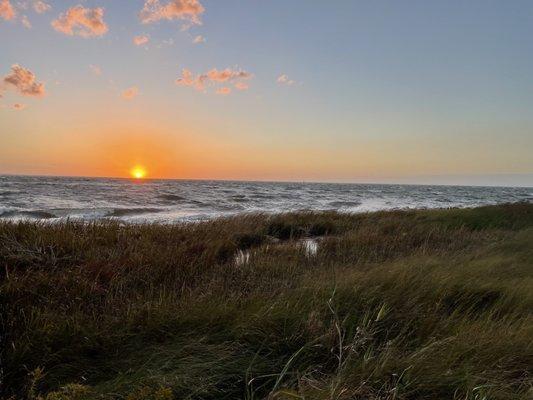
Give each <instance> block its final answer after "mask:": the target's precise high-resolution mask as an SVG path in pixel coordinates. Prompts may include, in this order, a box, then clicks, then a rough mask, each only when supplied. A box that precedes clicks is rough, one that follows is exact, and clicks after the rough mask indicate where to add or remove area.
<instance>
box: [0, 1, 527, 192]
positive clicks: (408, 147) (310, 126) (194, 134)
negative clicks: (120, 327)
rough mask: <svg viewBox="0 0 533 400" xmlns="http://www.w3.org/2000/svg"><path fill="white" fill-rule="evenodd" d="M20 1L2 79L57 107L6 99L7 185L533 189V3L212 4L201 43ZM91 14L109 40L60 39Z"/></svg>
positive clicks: (6, 41)
mask: <svg viewBox="0 0 533 400" xmlns="http://www.w3.org/2000/svg"><path fill="white" fill-rule="evenodd" d="M2 1H6V0H0V3H2ZM174 1H177V2H179V0H174ZM10 2H11V4H12V5H13V6H14V8H15V12H16V14H17V15H16V16H15V17H13V18H12V19H10V20H5V19H3V18H1V17H0V38H1V40H0V77H2V78H3V77H5V76H8V75H9V74H10V73H11V67H12V65H14V64H19V65H20V66H22V67H24V68H26V69H28V70H30V71H31V72H32V73H34V74H35V77H36V80H37V81H38V82H43V83H44V84H45V91H46V94H45V96H42V97H37V96H24V95H23V94H22V93H21V92H20V90H19V91H17V90H16V88H15V87H14V86H13V85H9V84H6V83H4V84H3V88H2V89H0V92H2V93H3V97H2V98H0V174H46V175H76V176H80V175H81V176H128V171H129V170H130V169H131V168H132V167H133V166H134V165H137V164H140V165H144V166H145V167H146V169H147V170H148V174H149V176H151V177H155V178H200V179H249V180H298V181H301V180H312V181H351V182H369V181H370V182H402V183H405V182H413V183H461V184H468V183H470V184H495V185H500V184H513V185H530V186H533V156H532V154H533V152H532V149H533V112H532V110H533V40H532V38H533V2H531V1H525V0H524V1H519V0H516V1H515V0H513V1H508V2H502V1H481V0H472V1H468V2H465V1H456V0H453V1H446V2H437V1H422V0H420V1H411V0H410V1H402V2H398V1H396V2H393V1H353V0H345V1H341V0H339V1H334V2H325V1H308V0H307V1H304V0H293V1H281V0H272V1H237V0H223V1H222V0H218V1H215V0H200V2H201V4H202V5H203V7H204V8H205V12H204V13H202V14H201V15H200V16H199V18H200V19H201V22H202V23H201V24H192V26H190V27H189V29H183V27H184V25H190V22H188V21H186V20H178V19H177V20H171V21H169V20H161V21H157V22H153V23H149V24H142V23H141V22H140V20H139V12H140V11H141V9H142V8H143V3H144V0H135V1H133V0H132V1H127V2H126V1H120V2H116V1H110V0H86V1H81V0H78V1H66V0H47V1H46V3H47V4H49V5H50V6H51V9H49V10H47V11H46V12H42V13H37V12H36V11H35V10H34V9H33V5H34V4H35V1H34V0H21V1H17V0H10ZM161 3H162V5H165V4H166V3H168V0H161ZM24 4H26V5H27V7H26V9H24V7H23V6H24ZM78 4H81V5H82V6H83V7H85V8H90V9H92V8H96V7H102V8H103V9H104V15H103V20H104V22H105V24H106V26H107V29H108V30H107V32H106V33H104V34H103V35H101V36H98V37H89V38H84V37H80V36H76V35H74V36H69V35H67V34H65V33H62V32H58V31H57V30H55V29H54V28H53V27H52V26H51V22H52V21H53V20H56V19H57V18H58V17H59V15H60V14H62V13H64V12H65V11H66V10H67V9H69V8H70V7H74V6H76V5H78ZM24 16H26V20H27V21H29V22H30V23H31V28H27V27H25V26H24V22H25V21H24V20H23V17H24ZM26 25H27V24H26ZM135 36H146V37H147V38H148V43H146V44H142V45H135V44H134V43H133V39H134V37H135ZM198 36H201V38H200V39H197V40H196V42H199V43H194V42H195V38H197V37H198ZM183 68H186V69H188V70H190V71H191V72H192V73H193V74H194V75H196V74H201V73H206V72H207V71H210V70H212V69H214V68H216V69H217V70H218V71H221V70H224V69H226V68H230V69H231V70H232V71H246V72H248V73H250V74H252V77H251V78H249V79H243V80H237V79H236V80H235V81H226V82H212V84H213V86H209V85H208V86H207V87H206V89H205V90H197V89H196V88H195V87H193V86H186V85H177V84H176V83H175V81H176V79H178V78H180V77H181V76H182V69H183ZM282 75H286V76H287V78H285V79H282V82H278V80H279V78H280V76H282ZM238 81H239V82H241V81H242V83H245V84H246V85H248V86H249V88H248V89H247V90H238V89H237V88H236V87H235V86H234V84H235V83H236V82H238ZM226 87H227V88H230V89H231V93H229V94H226V95H224V94H217V90H219V89H222V88H226ZM131 88H135V89H134V90H132V91H131V90H130V91H129V92H126V93H125V91H126V90H128V89H131ZM241 88H244V86H242V87H241ZM125 97H129V98H125ZM15 104H19V106H17V107H18V108H19V109H15V108H14V105H15ZM21 108H22V109H21Z"/></svg>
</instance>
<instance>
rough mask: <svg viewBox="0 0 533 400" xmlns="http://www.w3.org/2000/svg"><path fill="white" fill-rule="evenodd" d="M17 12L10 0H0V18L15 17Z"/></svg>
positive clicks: (9, 18)
mask: <svg viewBox="0 0 533 400" xmlns="http://www.w3.org/2000/svg"><path fill="white" fill-rule="evenodd" d="M15 15H16V12H15V9H14V8H13V5H12V4H11V3H10V1H9V0H0V18H3V19H5V20H6V21H8V20H11V19H13V18H15Z"/></svg>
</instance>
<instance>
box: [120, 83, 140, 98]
mask: <svg viewBox="0 0 533 400" xmlns="http://www.w3.org/2000/svg"><path fill="white" fill-rule="evenodd" d="M138 95H139V88H138V87H137V86H132V87H130V88H128V89H126V90H124V91H123V92H122V98H123V99H125V100H131V99H134V98H135V97H137V96H138Z"/></svg>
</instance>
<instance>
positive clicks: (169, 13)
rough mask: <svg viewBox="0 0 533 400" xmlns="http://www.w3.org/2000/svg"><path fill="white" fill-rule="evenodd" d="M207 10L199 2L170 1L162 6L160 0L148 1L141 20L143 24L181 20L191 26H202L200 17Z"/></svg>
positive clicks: (188, 0) (190, 0)
mask: <svg viewBox="0 0 533 400" xmlns="http://www.w3.org/2000/svg"><path fill="white" fill-rule="evenodd" d="M204 11H205V9H204V7H203V6H202V4H201V3H200V2H199V1H198V0H170V1H169V2H167V3H166V4H164V5H163V4H161V1H160V0H146V1H145V2H144V7H143V9H142V10H141V12H140V13H139V18H140V20H141V22H142V23H143V24H149V23H152V22H157V21H160V20H162V19H166V20H173V19H180V20H184V21H186V22H188V23H189V24H195V25H200V24H201V23H202V22H201V20H200V15H202V14H203V13H204Z"/></svg>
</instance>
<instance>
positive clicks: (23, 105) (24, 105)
mask: <svg viewBox="0 0 533 400" xmlns="http://www.w3.org/2000/svg"><path fill="white" fill-rule="evenodd" d="M13 108H14V109H15V110H17V111H21V110H24V109H25V108H26V104H21V103H15V104H13Z"/></svg>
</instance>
